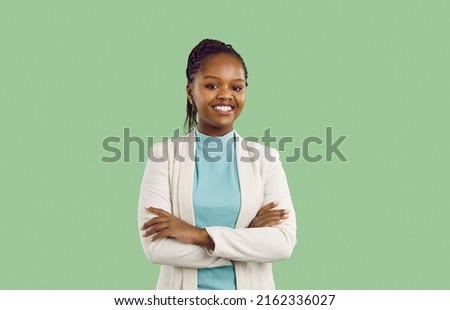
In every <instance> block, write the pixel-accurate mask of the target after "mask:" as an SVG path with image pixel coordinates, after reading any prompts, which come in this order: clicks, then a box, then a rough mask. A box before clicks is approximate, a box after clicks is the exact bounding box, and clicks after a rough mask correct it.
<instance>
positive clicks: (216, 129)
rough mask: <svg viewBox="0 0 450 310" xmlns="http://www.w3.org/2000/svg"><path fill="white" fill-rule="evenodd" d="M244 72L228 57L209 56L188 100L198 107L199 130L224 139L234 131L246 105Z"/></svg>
mask: <svg viewBox="0 0 450 310" xmlns="http://www.w3.org/2000/svg"><path fill="white" fill-rule="evenodd" d="M245 84H246V81H245V71H244V68H243V66H242V64H241V62H240V61H239V60H238V59H237V58H236V57H234V56H232V55H229V54H217V55H213V56H210V57H208V58H207V59H206V60H205V61H204V62H203V64H202V67H201V68H200V70H199V71H198V72H197V73H196V74H195V75H194V78H193V81H192V83H190V84H188V85H187V94H188V98H189V99H190V100H192V102H193V103H194V104H195V106H196V107H197V113H198V130H199V131H200V132H202V133H204V134H206V135H209V136H223V135H225V134H227V133H228V132H230V131H231V130H232V129H233V122H234V120H235V119H237V118H238V116H239V114H241V111H242V109H243V107H244V104H245Z"/></svg>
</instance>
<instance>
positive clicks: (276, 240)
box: [138, 39, 297, 290]
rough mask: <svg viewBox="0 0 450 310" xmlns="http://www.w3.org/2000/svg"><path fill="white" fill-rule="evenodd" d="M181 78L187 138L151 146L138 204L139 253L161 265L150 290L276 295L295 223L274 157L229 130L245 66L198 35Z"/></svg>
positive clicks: (240, 99)
mask: <svg viewBox="0 0 450 310" xmlns="http://www.w3.org/2000/svg"><path fill="white" fill-rule="evenodd" d="M186 76H187V87H186V90H187V108H186V109H187V116H186V122H185V126H186V127H187V135H186V136H185V137H179V138H176V139H172V140H170V141H165V142H161V143H156V144H154V145H153V146H152V148H151V150H150V153H149V160H148V161H147V165H146V168H145V172H144V176H143V180H142V184H141V192H140V198H139V211H138V213H139V214H138V218H139V228H140V233H141V243H142V247H143V249H144V252H145V254H146V256H147V257H148V259H149V260H150V261H152V262H153V263H155V264H160V265H161V270H160V275H159V279H158V284H157V289H191V290H195V289H211V290H213V289H231V290H233V289H274V288H275V284H274V280H273V275H272V264H271V263H272V262H274V261H278V260H282V259H286V258H288V257H289V256H290V255H291V253H292V250H293V248H294V246H295V244H296V242H297V241H296V220H295V213H294V209H293V206H292V201H291V197H290V193H289V188H288V184H287V181H286V176H285V173H284V170H283V168H282V166H281V163H280V161H279V154H278V152H277V151H276V150H275V149H273V148H270V147H265V146H263V145H261V144H258V143H256V142H251V141H247V140H245V139H242V138H241V136H240V135H239V134H238V133H237V132H236V131H235V130H234V129H233V124H234V121H235V120H236V119H237V118H238V117H239V114H240V113H241V112H242V109H243V108H244V104H245V93H246V87H247V68H246V66H245V63H244V61H243V59H242V58H241V56H240V55H239V54H238V53H237V52H236V51H235V50H234V49H233V47H232V46H231V45H228V44H225V43H223V42H221V41H217V40H211V39H205V40H202V41H201V42H200V43H199V44H198V45H197V46H196V47H195V48H194V49H193V50H192V51H191V53H190V55H189V58H188V64H187V69H186Z"/></svg>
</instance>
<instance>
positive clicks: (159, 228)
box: [142, 222, 169, 237]
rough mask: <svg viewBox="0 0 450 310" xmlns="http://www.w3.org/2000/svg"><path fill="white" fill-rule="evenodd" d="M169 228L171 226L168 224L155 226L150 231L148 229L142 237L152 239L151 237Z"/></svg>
mask: <svg viewBox="0 0 450 310" xmlns="http://www.w3.org/2000/svg"><path fill="white" fill-rule="evenodd" d="M168 227H169V224H168V223H167V222H163V223H159V224H156V225H153V226H152V227H151V228H150V229H147V230H146V231H145V233H144V234H143V235H142V237H150V236H151V235H153V234H155V233H157V232H159V231H162V230H164V229H167V228H168Z"/></svg>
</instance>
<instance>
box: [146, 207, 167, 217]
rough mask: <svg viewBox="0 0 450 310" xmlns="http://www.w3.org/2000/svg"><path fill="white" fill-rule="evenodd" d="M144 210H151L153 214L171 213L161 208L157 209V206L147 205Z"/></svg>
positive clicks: (164, 214)
mask: <svg viewBox="0 0 450 310" xmlns="http://www.w3.org/2000/svg"><path fill="white" fill-rule="evenodd" d="M145 210H147V211H148V212H151V213H153V214H156V215H159V216H171V215H172V214H170V213H169V212H167V211H164V210H163V209H158V208H154V207H148V208H145Z"/></svg>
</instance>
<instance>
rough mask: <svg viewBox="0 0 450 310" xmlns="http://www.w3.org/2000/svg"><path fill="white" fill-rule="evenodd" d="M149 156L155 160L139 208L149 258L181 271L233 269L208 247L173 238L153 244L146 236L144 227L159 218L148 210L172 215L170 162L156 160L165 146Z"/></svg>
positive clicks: (149, 167)
mask: <svg viewBox="0 0 450 310" xmlns="http://www.w3.org/2000/svg"><path fill="white" fill-rule="evenodd" d="M150 152H151V153H150V154H151V155H152V156H151V157H150V159H149V160H148V161H147V164H146V167H145V171H144V176H143V179H142V183H141V190H140V195H139V208H138V226H139V233H140V240H141V245H142V248H143V249H144V252H145V255H146V256H147V258H148V259H149V260H150V261H152V262H153V263H155V264H160V265H171V266H178V267H190V268H210V267H219V266H226V265H230V264H231V262H230V260H228V259H225V258H221V257H219V256H211V255H208V253H207V252H206V247H204V246H202V245H198V244H186V243H183V242H180V241H179V240H176V239H174V238H170V237H167V238H158V239H156V240H154V241H152V239H151V237H149V236H146V237H144V236H143V235H144V232H143V231H142V230H141V228H142V227H143V226H144V224H145V223H146V222H148V221H149V220H150V219H152V218H155V217H158V215H156V214H154V213H151V212H149V211H148V210H147V209H146V208H147V207H157V208H160V209H162V210H164V211H165V212H167V213H169V214H172V207H171V206H172V204H171V198H170V185H169V175H168V162H167V159H166V160H164V161H156V160H153V159H155V158H163V154H162V144H161V143H158V144H155V145H153V147H152V148H151V150H150ZM166 155H167V154H166ZM166 158H167V157H166ZM203 233H206V232H203ZM204 245H206V244H204Z"/></svg>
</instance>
